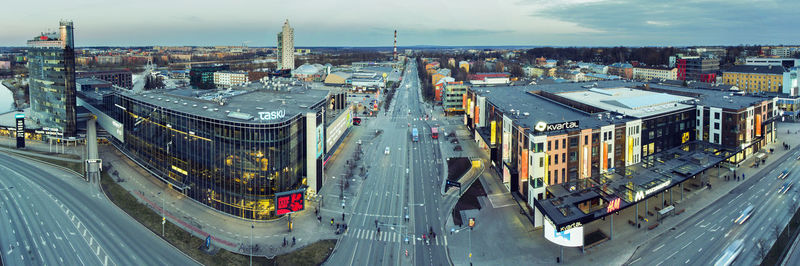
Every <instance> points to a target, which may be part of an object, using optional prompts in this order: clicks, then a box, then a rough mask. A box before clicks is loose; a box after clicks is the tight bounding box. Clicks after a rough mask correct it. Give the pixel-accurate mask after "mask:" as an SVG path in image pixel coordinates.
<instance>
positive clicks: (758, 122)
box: [756, 115, 761, 137]
mask: <svg viewBox="0 0 800 266" xmlns="http://www.w3.org/2000/svg"><path fill="white" fill-rule="evenodd" d="M756 136H758V137H761V115H757V116H756Z"/></svg>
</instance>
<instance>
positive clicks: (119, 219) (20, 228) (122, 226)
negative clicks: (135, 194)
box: [0, 153, 197, 265]
mask: <svg viewBox="0 0 800 266" xmlns="http://www.w3.org/2000/svg"><path fill="white" fill-rule="evenodd" d="M0 173H2V175H1V176H0V252H2V254H3V264H5V265H197V263H196V262H195V261H194V260H192V259H191V258H189V257H187V256H186V255H184V254H183V253H181V252H180V251H178V250H177V249H175V248H173V247H172V246H171V245H169V244H167V243H166V242H165V241H163V240H161V239H160V238H158V237H157V236H155V235H154V234H153V233H152V232H150V231H149V230H147V229H146V228H145V227H144V226H142V225H141V224H139V223H138V222H136V221H135V220H133V219H132V218H130V217H129V216H127V215H126V214H125V213H124V212H122V211H121V210H119V209H118V208H117V207H116V206H113V205H112V203H110V202H109V201H108V199H106V198H105V197H104V196H103V195H102V194H100V192H99V188H97V187H96V186H90V185H89V184H88V183H86V182H84V181H81V180H79V179H78V178H76V177H74V176H72V175H69V174H64V173H61V172H60V171H58V170H54V169H51V168H50V167H49V166H44V165H40V164H37V163H32V162H29V161H26V160H21V159H18V158H14V157H12V156H9V155H7V154H4V153H0ZM6 221H8V222H6Z"/></svg>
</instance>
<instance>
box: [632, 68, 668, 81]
mask: <svg viewBox="0 0 800 266" xmlns="http://www.w3.org/2000/svg"><path fill="white" fill-rule="evenodd" d="M633 78H634V79H637V80H677V79H678V69H677V68H674V67H672V68H656V67H634V68H633Z"/></svg>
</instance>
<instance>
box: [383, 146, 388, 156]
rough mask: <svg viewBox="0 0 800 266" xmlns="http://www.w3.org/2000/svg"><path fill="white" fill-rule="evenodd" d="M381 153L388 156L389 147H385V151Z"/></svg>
mask: <svg viewBox="0 0 800 266" xmlns="http://www.w3.org/2000/svg"><path fill="white" fill-rule="evenodd" d="M383 153H384V154H387V155H388V154H389V147H386V150H384V152H383Z"/></svg>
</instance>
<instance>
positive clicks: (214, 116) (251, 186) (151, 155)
mask: <svg viewBox="0 0 800 266" xmlns="http://www.w3.org/2000/svg"><path fill="white" fill-rule="evenodd" d="M265 86H267V85H265V84H261V83H258V84H249V85H248V86H246V87H235V88H234V89H233V90H230V91H228V90H224V91H223V90H220V91H216V92H213V93H208V94H204V95H201V96H194V92H195V91H193V90H155V91H148V92H146V93H142V94H135V93H129V92H117V93H115V94H114V95H113V98H112V99H113V100H112V102H111V103H109V104H105V108H106V109H110V111H107V112H109V113H110V114H111V115H110V116H111V118H113V120H114V122H111V123H107V125H111V127H115V128H106V130H107V131H109V132H112V135H113V136H114V137H115V138H114V140H113V142H114V143H115V145H116V146H118V147H119V148H120V149H121V150H122V151H124V153H125V154H126V155H128V156H129V157H130V158H132V159H133V160H134V161H136V162H137V163H138V164H140V165H142V166H143V167H144V168H145V169H147V170H148V171H149V172H151V173H152V174H153V175H155V176H157V177H158V178H160V179H161V180H162V181H164V182H166V183H168V184H170V185H171V186H170V187H171V188H172V189H175V190H176V191H179V192H180V193H182V194H184V195H186V196H188V197H189V198H191V199H193V200H195V201H197V202H199V203H201V204H204V205H207V206H209V207H211V208H214V209H216V210H219V211H221V212H224V213H227V214H230V215H232V216H235V217H239V218H243V219H254V220H267V219H274V218H277V217H278V216H280V215H279V214H278V213H276V211H275V207H276V206H275V205H276V202H275V196H276V195H275V194H276V193H281V192H289V191H302V190H305V193H306V194H307V195H311V196H313V195H315V194H316V193H317V192H318V191H319V189H320V188H321V187H322V180H323V179H322V166H323V162H324V159H325V156H323V154H326V148H325V146H326V143H331V144H335V143H336V140H328V139H326V138H325V136H326V133H325V132H326V131H328V130H334V127H335V128H336V130H338V131H336V132H339V133H337V134H338V135H339V136H341V135H342V133H343V131H342V130H345V129H347V127H346V125H348V124H350V123H349V122H350V121H349V120H347V118H345V119H337V120H343V121H346V122H344V125H345V126H342V123H339V125H331V127H326V122H325V120H326V114H325V112H326V106H327V105H329V104H332V103H329V100H328V99H329V91H327V90H308V89H303V88H302V87H293V88H291V89H288V87H285V86H284V87H280V88H277V87H276V88H267V87H265ZM340 101H341V100H340ZM341 102H343V101H341ZM98 109H101V108H98ZM345 115H348V114H345ZM98 117H100V116H98ZM100 123H101V125H102V124H103V121H100Z"/></svg>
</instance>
